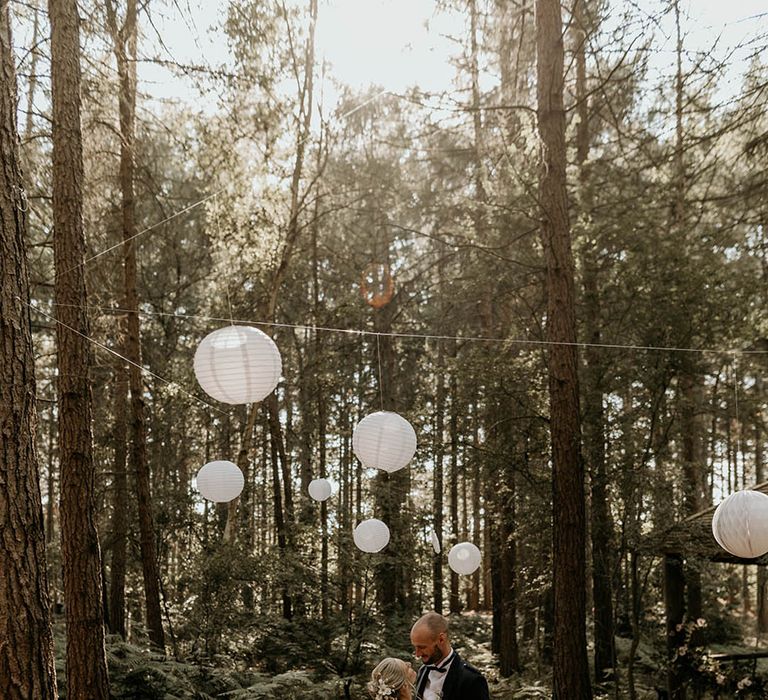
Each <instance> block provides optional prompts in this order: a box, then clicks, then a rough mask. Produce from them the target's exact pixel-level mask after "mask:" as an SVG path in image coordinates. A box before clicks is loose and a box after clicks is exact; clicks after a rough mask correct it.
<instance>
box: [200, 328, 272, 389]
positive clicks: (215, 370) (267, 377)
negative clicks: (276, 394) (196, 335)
mask: <svg viewBox="0 0 768 700" xmlns="http://www.w3.org/2000/svg"><path fill="white" fill-rule="evenodd" d="M194 367H195V376H196V377H197V381H198V382H200V386H201V387H202V388H203V390H204V391H205V393H206V394H208V395H209V396H212V397H213V398H214V399H217V400H218V401H223V402H224V403H231V404H239V403H252V402H254V401H261V400H262V399H263V398H264V397H265V396H267V395H269V394H271V393H272V391H273V390H274V388H275V387H276V386H277V382H278V381H279V380H280V373H281V372H282V369H283V365H282V361H281V359H280V351H279V350H278V349H277V345H275V341H274V340H272V338H270V337H269V336H268V335H267V334H266V333H264V332H262V331H260V330H259V329H258V328H252V327H251V326H227V327H226V328H220V329H219V330H217V331H213V333H209V334H208V335H207V336H205V338H203V340H202V342H201V343H200V345H198V346H197V351H196V352H195V362H194Z"/></svg>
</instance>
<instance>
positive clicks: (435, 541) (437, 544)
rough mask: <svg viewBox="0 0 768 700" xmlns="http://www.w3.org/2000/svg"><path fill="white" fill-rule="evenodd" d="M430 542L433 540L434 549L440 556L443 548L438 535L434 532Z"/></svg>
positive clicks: (431, 534)
mask: <svg viewBox="0 0 768 700" xmlns="http://www.w3.org/2000/svg"><path fill="white" fill-rule="evenodd" d="M430 540H432V549H434V550H435V554H440V552H441V550H442V548H441V547H440V540H439V539H438V538H437V533H436V532H435V531H434V530H432V532H431V533H430Z"/></svg>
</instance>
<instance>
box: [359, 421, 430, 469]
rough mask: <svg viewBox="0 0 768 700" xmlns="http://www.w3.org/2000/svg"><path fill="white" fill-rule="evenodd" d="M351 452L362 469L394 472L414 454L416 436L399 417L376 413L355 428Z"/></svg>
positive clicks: (410, 427) (411, 428) (408, 424)
mask: <svg viewBox="0 0 768 700" xmlns="http://www.w3.org/2000/svg"><path fill="white" fill-rule="evenodd" d="M352 449H353V450H354V452H355V454H356V455H357V458H358V459H359V460H360V461H361V462H362V463H363V465H364V466H366V467H376V468H377V469H383V470H384V471H385V472H390V473H391V472H396V471H397V470H398V469H402V468H403V467H404V466H405V465H406V464H408V462H410V461H411V459H412V458H413V455H414V454H415V453H416V432H415V431H414V429H413V426H412V425H411V424H410V423H409V422H408V421H407V420H405V418H403V417H402V416H401V415H398V414H397V413H393V412H392V411H377V412H376V413H371V414H370V415H367V416H366V417H365V418H363V420H361V421H360V422H359V423H358V424H357V425H356V426H355V431H354V433H352Z"/></svg>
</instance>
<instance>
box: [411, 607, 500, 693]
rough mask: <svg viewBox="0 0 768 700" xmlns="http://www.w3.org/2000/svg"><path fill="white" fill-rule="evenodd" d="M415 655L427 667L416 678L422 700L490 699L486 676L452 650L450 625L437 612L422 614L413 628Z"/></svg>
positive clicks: (412, 637)
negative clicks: (449, 636)
mask: <svg viewBox="0 0 768 700" xmlns="http://www.w3.org/2000/svg"><path fill="white" fill-rule="evenodd" d="M411 644H413V653H414V655H415V656H418V657H419V658H420V659H421V660H422V661H423V662H424V665H423V666H422V667H421V668H420V669H419V675H418V676H417V677H416V698H418V700H489V696H488V683H487V682H486V680H485V678H483V675H482V674H481V673H480V671H478V670H477V669H476V668H474V667H473V666H470V665H469V664H468V663H467V662H466V661H463V660H462V659H461V658H460V657H459V655H458V654H457V653H456V652H455V651H454V650H453V649H452V648H451V643H450V641H449V640H448V622H447V621H446V619H445V618H444V617H443V616H442V615H438V614H437V613H436V612H428V613H427V614H426V615H422V616H421V617H420V618H419V619H418V620H416V623H415V624H414V625H413V627H412V628H411Z"/></svg>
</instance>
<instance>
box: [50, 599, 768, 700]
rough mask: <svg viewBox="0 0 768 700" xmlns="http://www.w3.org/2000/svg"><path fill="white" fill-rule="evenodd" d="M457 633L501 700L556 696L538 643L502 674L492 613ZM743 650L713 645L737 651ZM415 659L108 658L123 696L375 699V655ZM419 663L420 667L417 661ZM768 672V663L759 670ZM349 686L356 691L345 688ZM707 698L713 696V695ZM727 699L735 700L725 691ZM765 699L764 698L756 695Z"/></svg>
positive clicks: (116, 642)
mask: <svg viewBox="0 0 768 700" xmlns="http://www.w3.org/2000/svg"><path fill="white" fill-rule="evenodd" d="M451 629H452V638H453V642H454V646H455V648H456V649H457V651H458V652H459V653H460V654H461V655H462V657H463V658H465V659H466V660H467V661H469V662H470V663H471V664H472V665H474V666H476V667H477V668H479V669H480V670H481V671H482V672H483V673H484V674H485V676H486V677H487V678H488V681H489V687H490V693H491V698H493V699H494V700H538V699H545V698H551V697H552V691H551V687H552V670H551V667H549V666H546V665H544V664H542V663H541V662H540V661H539V662H537V661H536V659H538V658H540V656H541V655H540V654H538V653H537V652H536V649H535V648H534V645H533V644H531V645H528V646H526V645H521V648H520V656H521V661H522V663H523V670H522V671H521V672H520V673H519V674H516V675H514V676H512V677H510V678H504V679H502V678H500V677H499V672H498V666H497V664H496V662H495V661H494V659H493V656H492V654H491V650H490V646H491V636H490V633H491V617H490V615H489V614H485V613H465V614H462V615H461V616H459V617H456V616H454V617H453V619H452V620H451ZM54 633H55V644H56V660H57V676H58V681H59V694H60V698H66V683H65V679H66V676H65V668H64V654H65V648H66V647H65V629H64V623H63V619H61V618H59V619H58V621H57V623H56V624H55V626H54ZM616 641H617V652H618V657H619V683H618V687H614V686H613V685H611V687H606V688H604V689H600V688H596V689H595V697H596V698H599V697H604V698H617V699H622V698H629V697H630V693H629V688H628V683H627V674H626V667H627V660H628V654H629V649H630V644H631V640H629V639H624V638H617V640H616ZM734 650H738V649H736V647H733V648H731V647H729V648H728V649H725V648H724V649H719V648H718V649H713V651H730V652H733V651H734ZM389 654H391V655H397V656H402V657H403V658H407V656H408V655H409V654H410V648H409V647H408V646H407V642H406V643H405V644H403V645H399V646H398V647H395V648H388V649H385V650H375V649H370V650H369V654H368V655H369V656H370V661H366V662H365V664H364V666H365V668H364V669H363V670H361V672H360V673H359V674H357V675H355V676H352V677H346V678H341V677H339V676H334V675H331V674H329V672H328V670H327V669H322V668H320V667H305V668H296V669H292V670H288V671H286V672H283V673H269V672H266V671H264V670H260V669H257V668H244V667H237V664H235V663H232V662H231V660H227V659H224V658H222V659H217V660H216V662H209V663H201V662H199V661H188V660H183V659H182V660H179V659H173V658H171V657H166V658H162V657H161V656H160V655H158V654H155V653H153V652H151V651H149V650H148V648H147V647H146V646H145V645H138V644H132V643H128V642H125V641H123V640H122V639H120V638H119V637H117V636H109V637H108V638H107V660H108V664H109V673H110V687H111V693H112V698H114V699H115V700H213V699H214V698H226V699H227V700H273V699H274V700H278V699H279V700H293V699H294V698H295V699H296V700H299V699H300V700H368V695H367V693H366V691H365V683H366V681H367V679H368V674H369V673H370V668H372V667H373V665H374V663H375V660H376V659H378V658H380V657H383V656H386V655H389ZM414 665H416V664H414ZM767 670H768V661H763V662H760V664H759V665H758V673H764V672H765V671H767ZM634 675H635V693H636V698H637V700H657V698H659V697H662V696H661V695H660V694H659V690H660V689H661V688H662V687H663V684H664V672H663V670H662V669H661V668H660V664H659V653H658V650H656V649H654V648H653V647H652V646H651V645H650V644H648V643H646V642H641V644H640V645H639V647H638V649H637V652H636V655H635V663H634ZM345 687H347V688H348V695H347V694H346V693H345ZM703 697H713V695H712V694H710V693H705V695H704V696H703ZM720 697H731V695H721V696H720ZM751 697H759V696H755V695H753V696H751Z"/></svg>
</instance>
